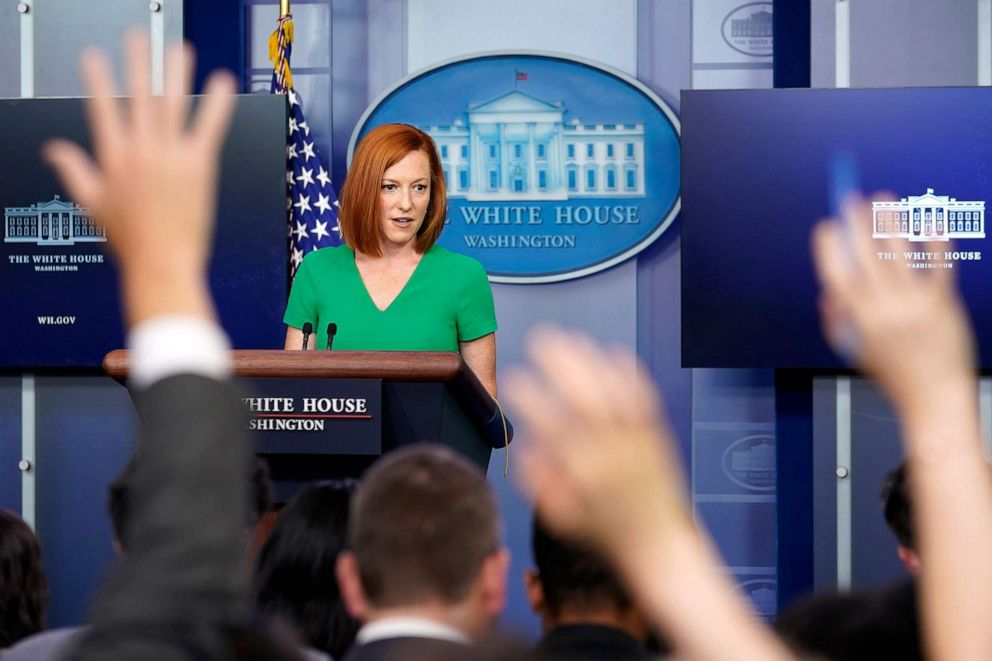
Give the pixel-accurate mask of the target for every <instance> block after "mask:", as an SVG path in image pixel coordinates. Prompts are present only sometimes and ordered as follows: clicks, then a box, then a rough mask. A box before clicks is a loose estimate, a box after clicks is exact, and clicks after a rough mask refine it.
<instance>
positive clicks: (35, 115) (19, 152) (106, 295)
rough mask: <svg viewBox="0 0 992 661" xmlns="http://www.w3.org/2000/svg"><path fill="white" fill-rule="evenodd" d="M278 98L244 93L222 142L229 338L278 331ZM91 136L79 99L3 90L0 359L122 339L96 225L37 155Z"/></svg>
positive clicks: (255, 339) (92, 356)
mask: <svg viewBox="0 0 992 661" xmlns="http://www.w3.org/2000/svg"><path fill="white" fill-rule="evenodd" d="M285 104H286V101H285V97H282V96H272V95H246V96H242V97H240V98H239V100H238V105H237V110H236V112H235V116H234V120H233V122H232V125H231V129H230V132H229V134H228V137H227V142H226V143H225V146H224V151H223V156H222V163H221V176H220V182H219V189H218V211H217V214H218V222H217V230H216V233H215V237H214V255H213V259H212V262H211V265H210V283H211V287H212V290H213V293H214V298H215V300H216V303H217V308H218V313H219V315H220V320H221V323H222V324H223V326H224V328H225V330H227V332H228V334H229V335H230V336H231V340H232V343H233V345H234V346H235V348H241V349H249V348H252V349H258V348H280V347H282V344H283V338H284V335H285V327H284V326H283V324H282V313H283V308H284V306H285V303H286V288H287V230H286V127H287V123H286V106H285ZM87 136H88V132H87V130H86V126H85V121H84V113H83V102H82V99H78V98H64V99H0V145H2V147H0V150H2V155H3V158H2V159H0V213H2V214H3V216H2V223H3V227H2V236H0V318H2V322H0V329H2V330H0V367H8V368H36V367H52V368H67V367H68V368H75V367H81V368H92V367H97V366H99V365H100V362H101V360H102V359H103V356H104V355H105V354H106V353H107V352H108V351H111V350H113V349H117V348H121V347H122V346H124V337H123V331H122V324H121V317H120V312H119V303H118V297H117V278H116V273H115V270H114V267H113V264H112V262H111V260H110V257H109V255H108V252H107V243H106V241H105V237H104V236H103V232H102V230H101V229H100V228H99V227H98V226H96V225H95V224H94V223H93V222H92V217H91V214H90V211H89V210H88V209H85V208H82V207H80V206H79V205H78V204H77V203H76V201H75V200H72V199H71V198H70V197H69V196H68V195H67V194H66V192H65V191H64V190H63V189H62V187H61V186H60V184H59V182H58V181H57V180H56V178H55V176H54V174H53V172H52V171H51V170H50V169H49V168H48V167H47V166H46V165H45V164H44V163H43V162H42V161H41V158H40V150H41V146H42V145H43V144H44V142H45V141H46V140H48V139H50V138H52V137H64V138H68V139H71V140H75V141H77V142H79V143H80V144H83V145H84V146H88V140H87Z"/></svg>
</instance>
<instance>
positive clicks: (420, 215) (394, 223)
mask: <svg viewBox="0 0 992 661" xmlns="http://www.w3.org/2000/svg"><path fill="white" fill-rule="evenodd" d="M430 201H431V165H430V161H428V160H427V154H425V153H424V152H422V151H419V150H418V151H412V152H410V153H409V154H407V155H406V156H404V157H403V159H402V160H400V161H399V162H398V163H396V164H395V165H394V166H393V167H391V168H389V169H388V170H386V171H385V172H384V173H383V175H382V185H381V186H380V188H379V205H380V208H381V209H382V219H381V225H380V227H381V229H382V232H381V235H380V238H379V240H380V242H381V243H382V247H383V248H386V249H389V248H402V247H405V246H408V245H412V244H413V241H414V240H415V239H416V237H417V232H418V231H419V230H420V226H421V225H423V224H424V216H426V214H427V206H428V205H429V204H430Z"/></svg>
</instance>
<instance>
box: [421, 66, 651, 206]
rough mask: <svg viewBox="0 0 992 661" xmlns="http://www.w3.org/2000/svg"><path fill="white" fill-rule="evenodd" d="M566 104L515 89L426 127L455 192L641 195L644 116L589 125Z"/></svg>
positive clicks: (523, 196)
mask: <svg viewBox="0 0 992 661" xmlns="http://www.w3.org/2000/svg"><path fill="white" fill-rule="evenodd" d="M518 75H519V74H518ZM566 111H567V109H566V107H565V104H564V103H563V102H562V101H547V100H544V99H539V98H537V97H535V96H532V95H530V94H527V93H525V92H522V91H520V90H517V89H514V90H512V91H510V92H506V93H505V94H501V95H499V96H497V97H496V98H494V99H490V100H488V101H485V102H482V103H478V104H469V105H468V107H467V108H465V113H464V114H465V117H467V120H468V121H467V122H466V121H463V120H462V119H460V118H457V119H455V120H454V121H453V122H452V123H451V124H450V125H441V126H438V125H432V126H423V127H421V128H423V129H424V131H425V132H427V133H429V134H430V136H431V137H432V138H434V141H435V143H436V144H437V146H438V150H439V151H440V152H441V162H442V165H443V167H444V175H445V180H446V181H447V182H448V197H462V198H466V199H467V200H469V201H481V200H486V201H494V200H568V199H570V198H581V197H609V198H616V197H642V196H643V195H644V123H643V122H634V123H622V122H618V123H608V122H598V123H594V124H586V123H583V122H582V120H581V119H579V118H573V119H571V120H566V119H565V117H564V115H565V113H566Z"/></svg>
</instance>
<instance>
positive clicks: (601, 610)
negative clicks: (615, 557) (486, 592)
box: [524, 517, 648, 640]
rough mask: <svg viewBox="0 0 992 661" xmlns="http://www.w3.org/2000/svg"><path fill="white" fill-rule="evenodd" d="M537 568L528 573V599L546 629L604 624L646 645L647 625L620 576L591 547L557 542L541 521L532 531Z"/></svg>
mask: <svg viewBox="0 0 992 661" xmlns="http://www.w3.org/2000/svg"><path fill="white" fill-rule="evenodd" d="M531 549H532V551H533V553H534V565H535V569H528V570H527V571H526V572H525V574H524V583H525V585H526V588H527V599H528V601H530V604H531V608H533V610H534V612H536V613H537V614H538V615H540V616H541V622H542V624H543V626H544V629H545V630H546V631H547V630H550V629H553V628H555V627H557V626H561V625H564V624H579V623H598V624H606V625H610V626H614V627H617V628H621V629H624V630H625V631H627V632H628V633H630V634H631V635H633V636H634V637H636V638H639V639H641V640H644V639H646V638H647V635H648V627H647V622H646V620H645V618H644V617H643V615H642V614H641V613H640V610H639V609H638V608H637V607H636V606H635V605H634V603H633V601H632V600H631V598H630V596H629V594H628V593H627V590H626V589H625V588H624V586H623V584H622V583H621V582H620V579H619V577H618V576H617V574H616V572H615V571H614V570H613V568H612V567H610V565H609V563H608V562H607V561H606V560H605V559H604V558H603V557H602V556H600V555H599V554H598V553H596V552H595V551H593V550H591V549H589V548H588V547H586V546H584V545H582V544H579V543H575V542H573V541H566V540H563V539H561V538H559V537H556V536H555V535H554V534H553V533H552V532H550V531H549V530H548V529H547V528H546V527H545V526H544V525H543V524H542V523H541V521H540V520H539V519H538V518H537V517H535V518H534V525H533V528H532V531H531Z"/></svg>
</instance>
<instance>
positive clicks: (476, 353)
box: [286, 331, 496, 397]
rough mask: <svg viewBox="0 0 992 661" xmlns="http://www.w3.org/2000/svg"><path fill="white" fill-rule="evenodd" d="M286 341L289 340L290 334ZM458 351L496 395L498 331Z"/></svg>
mask: <svg viewBox="0 0 992 661" xmlns="http://www.w3.org/2000/svg"><path fill="white" fill-rule="evenodd" d="M297 332H299V331H297ZM286 341H287V342H288V341H289V336H288V335H287V336H286ZM297 346H299V345H297ZM458 351H459V352H460V353H461V354H462V359H463V360H464V361H465V364H466V365H468V366H469V367H470V368H472V371H473V372H475V375H476V376H477V377H479V381H480V382H481V383H482V385H483V386H485V388H486V390H488V391H489V394H490V395H492V396H493V397H496V333H489V334H488V335H483V336H482V337H477V338H476V339H474V340H469V341H468V342H459V343H458Z"/></svg>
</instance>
